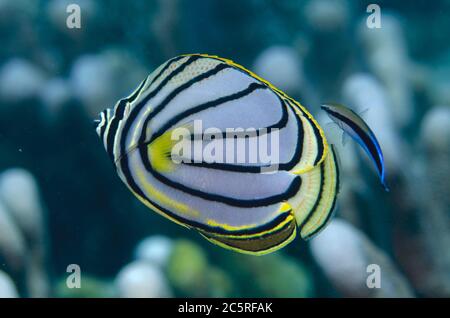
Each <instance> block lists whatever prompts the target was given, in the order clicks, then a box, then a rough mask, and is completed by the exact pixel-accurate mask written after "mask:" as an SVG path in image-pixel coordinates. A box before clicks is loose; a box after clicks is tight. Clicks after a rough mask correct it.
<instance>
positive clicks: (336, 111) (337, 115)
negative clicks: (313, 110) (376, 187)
mask: <svg viewBox="0 0 450 318" xmlns="http://www.w3.org/2000/svg"><path fill="white" fill-rule="evenodd" d="M321 108H322V109H323V110H325V111H326V112H327V114H328V116H329V117H330V118H331V119H332V120H333V121H334V122H335V123H337V125H338V126H339V127H340V128H341V129H342V130H343V131H344V133H346V134H348V135H349V136H350V137H352V139H354V140H355V141H356V142H357V143H358V144H359V145H360V146H361V147H362V148H363V149H364V150H365V152H366V153H367V155H368V156H369V157H370V159H371V160H372V162H373V163H374V165H375V167H376V170H377V173H378V176H379V178H380V181H381V184H382V185H383V187H384V189H385V190H386V191H389V187H388V186H387V184H386V169H385V164H384V158H383V152H382V151H381V147H380V144H379V142H378V140H377V138H376V137H375V134H374V133H373V131H372V130H371V129H370V127H369V126H368V125H367V124H366V122H365V121H364V120H363V119H362V118H361V116H359V115H358V114H357V113H355V112H354V111H353V110H351V109H349V108H347V107H345V106H343V105H339V104H324V105H322V106H321Z"/></svg>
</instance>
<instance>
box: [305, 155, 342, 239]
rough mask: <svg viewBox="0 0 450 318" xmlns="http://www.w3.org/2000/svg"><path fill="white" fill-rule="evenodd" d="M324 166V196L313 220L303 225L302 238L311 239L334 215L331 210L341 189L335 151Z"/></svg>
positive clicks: (313, 215)
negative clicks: (331, 214) (331, 215)
mask: <svg viewBox="0 0 450 318" xmlns="http://www.w3.org/2000/svg"><path fill="white" fill-rule="evenodd" d="M323 165H324V173H323V174H324V175H323V178H324V184H323V190H322V196H321V198H320V202H319V204H318V206H317V208H316V210H315V211H313V214H312V216H311V218H310V219H309V220H308V222H307V223H306V224H304V225H303V227H302V229H301V235H302V238H309V236H310V235H311V234H312V233H313V232H314V231H316V230H317V229H319V228H320V227H323V225H324V222H326V221H328V220H329V219H330V218H328V216H329V214H330V213H333V211H331V209H332V208H333V206H332V205H333V202H334V201H335V197H336V195H337V191H338V189H339V176H338V173H339V171H338V170H337V166H336V158H335V153H334V151H330V152H329V155H328V156H327V158H326V159H325V161H324V163H323Z"/></svg>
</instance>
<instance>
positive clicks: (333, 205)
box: [304, 147, 340, 239]
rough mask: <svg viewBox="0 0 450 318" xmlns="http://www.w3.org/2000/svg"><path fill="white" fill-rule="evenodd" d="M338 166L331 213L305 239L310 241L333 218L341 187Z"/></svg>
mask: <svg viewBox="0 0 450 318" xmlns="http://www.w3.org/2000/svg"><path fill="white" fill-rule="evenodd" d="M331 149H332V151H333V155H334V158H336V152H335V150H334V147H331ZM338 166H339V165H338V164H337V163H336V164H335V171H336V190H335V191H336V194H335V196H334V198H333V203H332V205H331V208H330V211H329V212H328V214H327V217H326V218H325V221H324V222H323V223H322V224H321V225H320V226H319V227H317V228H316V229H315V230H314V231H312V232H311V233H310V234H309V235H307V236H305V237H304V239H308V238H310V237H312V236H314V235H315V234H316V233H318V232H319V231H320V230H321V229H322V228H323V227H324V226H325V225H327V224H328V221H329V220H330V218H331V217H332V216H333V211H334V208H335V206H336V201H337V194H338V192H339V187H340V179H339V167H338Z"/></svg>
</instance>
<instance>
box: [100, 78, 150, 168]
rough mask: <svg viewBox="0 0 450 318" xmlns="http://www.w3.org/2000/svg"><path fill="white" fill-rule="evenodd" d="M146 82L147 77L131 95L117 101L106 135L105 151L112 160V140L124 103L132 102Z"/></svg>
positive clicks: (123, 109) (114, 136)
mask: <svg viewBox="0 0 450 318" xmlns="http://www.w3.org/2000/svg"><path fill="white" fill-rule="evenodd" d="M146 82H147V78H146V79H144V80H143V81H142V83H141V85H139V87H138V89H137V90H136V91H135V92H134V94H133V95H131V96H129V97H127V98H123V99H121V100H120V101H119V103H118V105H117V107H116V109H115V112H114V117H113V118H112V119H111V123H110V125H109V129H108V136H107V137H106V138H107V140H106V152H107V153H108V155H109V157H110V158H111V160H112V161H113V162H114V161H115V160H114V140H115V138H116V133H117V128H118V127H119V122H120V121H121V120H122V119H123V115H124V113H125V108H126V105H127V104H128V103H130V102H133V101H134V100H135V99H136V97H137V96H139V93H140V92H141V90H142V88H143V87H144V85H145V83H146Z"/></svg>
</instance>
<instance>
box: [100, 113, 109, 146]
mask: <svg viewBox="0 0 450 318" xmlns="http://www.w3.org/2000/svg"><path fill="white" fill-rule="evenodd" d="M102 114H103V116H104V119H105V121H104V123H103V126H102V127H101V128H100V140H101V141H102V143H103V136H104V135H105V130H106V126H107V125H108V117H107V116H106V109H105V110H104V111H102Z"/></svg>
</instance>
